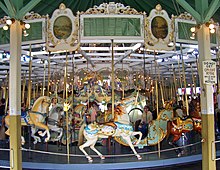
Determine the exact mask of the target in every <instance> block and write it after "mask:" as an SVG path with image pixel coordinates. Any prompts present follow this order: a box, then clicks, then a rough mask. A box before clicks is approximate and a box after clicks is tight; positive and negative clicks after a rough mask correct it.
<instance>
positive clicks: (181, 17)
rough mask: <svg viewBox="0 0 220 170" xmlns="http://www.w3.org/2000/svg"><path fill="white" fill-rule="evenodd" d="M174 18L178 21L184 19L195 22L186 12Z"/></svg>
mask: <svg viewBox="0 0 220 170" xmlns="http://www.w3.org/2000/svg"><path fill="white" fill-rule="evenodd" d="M176 18H178V19H184V20H190V21H195V19H194V18H193V16H192V15H190V14H189V13H187V12H185V13H182V14H180V15H179V16H177V17H176Z"/></svg>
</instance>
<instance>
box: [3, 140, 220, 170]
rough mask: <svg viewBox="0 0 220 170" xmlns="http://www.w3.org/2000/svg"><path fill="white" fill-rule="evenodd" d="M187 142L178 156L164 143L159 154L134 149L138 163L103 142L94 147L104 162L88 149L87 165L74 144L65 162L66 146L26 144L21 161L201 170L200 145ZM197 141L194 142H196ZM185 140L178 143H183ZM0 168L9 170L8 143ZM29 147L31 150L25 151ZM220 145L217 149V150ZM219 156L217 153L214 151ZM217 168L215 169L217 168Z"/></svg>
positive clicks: (46, 165)
mask: <svg viewBox="0 0 220 170" xmlns="http://www.w3.org/2000/svg"><path fill="white" fill-rule="evenodd" d="M194 139H195V140H194V141H191V142H188V143H186V145H185V146H184V147H182V148H184V154H183V155H182V156H181V157H178V156H177V153H176V151H175V149H174V148H172V147H170V146H169V145H168V144H167V141H163V142H162V143H161V145H160V150H161V152H160V155H159V154H158V152H157V149H158V146H150V147H145V148H143V149H138V148H136V150H137V152H138V153H140V155H141V156H142V160H140V161H138V160H137V158H136V157H135V156H134V155H133V153H132V151H131V150H130V148H129V147H125V146H122V145H119V144H118V143H117V142H115V141H114V140H111V141H110V140H109V141H110V142H108V141H107V140H106V141H102V143H101V142H100V143H98V144H97V146H96V148H97V149H98V150H99V151H101V152H102V153H103V155H105V157H106V159H105V160H100V158H99V157H98V156H97V155H95V153H94V152H93V151H92V150H90V149H87V151H88V153H89V154H91V155H92V157H93V158H94V160H93V162H92V163H88V161H87V159H86V158H85V156H84V155H83V154H82V152H81V151H80V150H79V148H78V146H76V143H73V144H72V145H71V146H70V158H69V163H68V158H67V155H66V153H67V147H66V146H65V145H61V146H58V144H57V143H56V142H54V143H52V142H51V143H48V144H46V143H38V144H36V145H33V144H31V145H29V144H28V142H27V144H25V145H24V146H23V151H22V161H23V169H53V170H55V169H71V170H74V169H76V170H79V169H81V170H83V169H95V170H96V169H102V170H104V169H169V170H172V169H177V168H181V170H184V169H187V170H190V169H194V170H197V169H198V170H199V169H202V168H201V160H202V155H201V143H200V141H199V140H198V139H196V138H194ZM196 140H197V141H196ZM183 142H184V141H181V143H182V144H183ZM0 146H1V147H0V148H1V149H0V167H5V168H7V167H9V151H8V148H9V143H8V142H7V140H6V141H1V145H0ZM28 148H30V149H28ZM219 148H220V147H219V146H217V149H218V150H219ZM217 155H218V156H220V152H219V151H217ZM217 167H218V166H217ZM219 167H220V166H219Z"/></svg>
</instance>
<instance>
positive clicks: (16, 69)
mask: <svg viewBox="0 0 220 170" xmlns="http://www.w3.org/2000/svg"><path fill="white" fill-rule="evenodd" d="M21 39H22V25H21V23H20V21H17V20H15V22H14V23H13V24H12V25H11V27H10V73H9V112H10V125H11V126H10V167H11V170H21V169H22V154H21V63H20V60H21V59H20V58H21Z"/></svg>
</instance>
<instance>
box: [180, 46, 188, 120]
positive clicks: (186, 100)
mask: <svg viewBox="0 0 220 170" xmlns="http://www.w3.org/2000/svg"><path fill="white" fill-rule="evenodd" d="M180 51H181V57H182V70H183V80H184V88H185V102H186V103H185V104H186V114H187V116H189V103H188V97H187V93H186V87H187V86H186V74H185V67H184V60H183V48H182V44H180Z"/></svg>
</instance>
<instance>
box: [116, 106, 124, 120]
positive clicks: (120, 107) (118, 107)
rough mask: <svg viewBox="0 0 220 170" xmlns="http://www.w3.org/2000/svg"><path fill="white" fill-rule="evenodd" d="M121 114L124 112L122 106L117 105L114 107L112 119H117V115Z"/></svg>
mask: <svg viewBox="0 0 220 170" xmlns="http://www.w3.org/2000/svg"><path fill="white" fill-rule="evenodd" d="M123 114H125V112H124V108H123V106H122V105H117V106H116V107H115V109H114V115H115V117H114V121H118V116H122V115H123Z"/></svg>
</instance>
